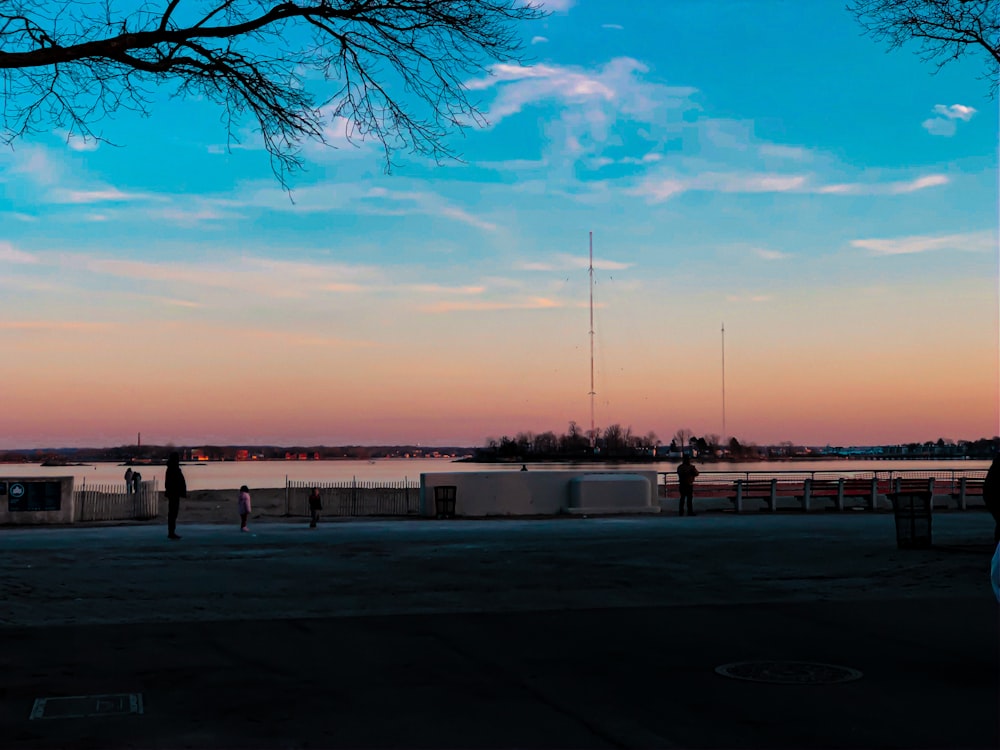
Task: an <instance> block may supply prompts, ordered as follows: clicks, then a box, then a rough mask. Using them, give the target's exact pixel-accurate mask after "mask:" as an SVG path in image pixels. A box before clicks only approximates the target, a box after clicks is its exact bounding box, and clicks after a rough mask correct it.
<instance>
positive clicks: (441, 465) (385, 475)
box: [0, 458, 990, 490]
mask: <svg viewBox="0 0 1000 750" xmlns="http://www.w3.org/2000/svg"><path fill="white" fill-rule="evenodd" d="M695 463H696V465H697V466H698V468H699V469H700V470H701V471H702V472H707V471H727V472H729V471H737V472H743V471H770V472H773V471H837V472H852V471H875V470H879V471H888V470H890V469H895V470H906V471H914V470H924V471H928V470H930V471H949V470H951V469H964V470H979V471H985V470H986V469H988V468H989V465H990V462H989V461H986V460H983V461H959V460H952V461H898V460H897V461H856V460H843V461H842V460H833V461H755V462H741V463H715V462H713V463H700V462H697V461H696V462H695ZM677 464H678V462H677V461H658V462H656V463H643V464H592V463H591V464H580V463H577V464H528V470H529V471H543V470H546V469H548V470H558V469H581V468H582V469H595V470H600V471H607V470H609V469H615V470H619V471H621V470H630V469H631V470H636V469H641V470H644V471H659V472H664V471H674V470H675V469H676V468H677ZM136 468H137V469H138V471H140V472H141V473H142V478H143V479H157V480H158V481H159V486H160V488H161V489H162V488H163V474H164V472H165V471H166V467H165V466H138V467H136ZM520 468H521V465H520V464H503V465H498V464H472V463H455V462H454V461H452V460H451V459H448V458H386V459H379V460H377V461H240V462H228V461H227V462H223V461H209V462H195V463H186V464H183V469H184V476H185V478H186V479H187V484H188V488H189V489H192V490H219V489H234V488H238V487H239V486H240V485H242V484H245V485H247V486H248V487H250V489H251V490H252V489H264V488H271V487H284V486H285V479H286V478H288V479H290V480H294V481H299V482H336V481H348V482H349V481H351V480H352V479H356V480H357V481H359V482H401V481H402V480H404V479H408V480H410V481H411V482H417V481H419V480H420V475H421V474H422V473H431V472H440V471H461V472H467V471H519V470H520ZM124 474H125V466H124V465H122V464H114V463H99V464H91V465H87V466H65V467H60V466H39V465H37V464H0V478H2V477H26V478H27V477H64V476H70V475H72V476H73V477H74V479H75V480H76V484H77V485H78V486H79V485H80V484H81V483H83V482H86V483H87V484H99V483H108V482H112V483H124V481H125V480H124Z"/></svg>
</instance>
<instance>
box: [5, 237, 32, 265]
mask: <svg viewBox="0 0 1000 750" xmlns="http://www.w3.org/2000/svg"><path fill="white" fill-rule="evenodd" d="M37 262H38V258H36V257H35V256H34V255H32V254H30V253H26V252H24V251H23V250H18V249H17V248H16V247H14V246H13V245H12V244H10V243H9V242H0V263H19V264H21V263H24V264H31V263H37Z"/></svg>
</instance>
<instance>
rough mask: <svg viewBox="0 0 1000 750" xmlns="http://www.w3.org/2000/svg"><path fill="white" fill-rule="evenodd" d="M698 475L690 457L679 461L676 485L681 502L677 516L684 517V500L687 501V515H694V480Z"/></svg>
mask: <svg viewBox="0 0 1000 750" xmlns="http://www.w3.org/2000/svg"><path fill="white" fill-rule="evenodd" d="M698 474H699V471H698V469H697V468H695V467H694V466H693V465H692V464H691V457H690V456H684V458H682V459H681V465H680V466H678V467H677V485H678V487H679V488H680V491H681V501H680V506H679V507H678V509H677V514H678V515H680V516H683V515H684V501H685V500H686V501H687V511H688V515H689V516H693V515H694V478H695V477H696V476H698Z"/></svg>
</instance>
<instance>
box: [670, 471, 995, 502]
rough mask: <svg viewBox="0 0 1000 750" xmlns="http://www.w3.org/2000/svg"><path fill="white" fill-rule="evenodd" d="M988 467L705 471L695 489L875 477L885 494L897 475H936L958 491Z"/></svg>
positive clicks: (945, 490)
mask: <svg viewBox="0 0 1000 750" xmlns="http://www.w3.org/2000/svg"><path fill="white" fill-rule="evenodd" d="M985 477H986V470H985V469H937V470H935V469H882V470H873V471H833V470H823V471H702V472H701V473H700V474H699V475H698V479H697V482H696V483H695V492H696V493H698V494H699V495H701V496H704V497H711V496H713V495H712V493H713V492H719V494H720V496H721V495H722V494H725V493H726V492H730V491H731V490H732V488H733V485H734V484H735V482H736V480H737V479H741V480H743V481H751V480H770V479H775V480H777V482H778V486H779V487H780V486H781V485H782V484H785V485H793V484H802V483H803V482H805V480H806V479H813V480H816V479H841V478H844V479H875V480H877V483H878V484H877V486H878V491H879V493H881V494H885V493H886V492H891V491H892V488H893V484H894V483H895V481H896V480H897V479H934V494H936V495H949V494H952V493H957V492H958V491H959V487H960V485H961V481H962V479H977V480H982V479H983V478H985ZM677 494H678V492H677V474H676V472H667V471H664V472H660V482H659V495H660V497H676V496H677Z"/></svg>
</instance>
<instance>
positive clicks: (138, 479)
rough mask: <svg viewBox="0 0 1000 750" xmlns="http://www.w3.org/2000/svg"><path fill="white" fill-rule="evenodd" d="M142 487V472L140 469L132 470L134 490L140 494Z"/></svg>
mask: <svg viewBox="0 0 1000 750" xmlns="http://www.w3.org/2000/svg"><path fill="white" fill-rule="evenodd" d="M141 488H142V474H140V473H139V472H138V471H133V472H132V492H133V494H136V495H138V494H139V490H140V489H141Z"/></svg>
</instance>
